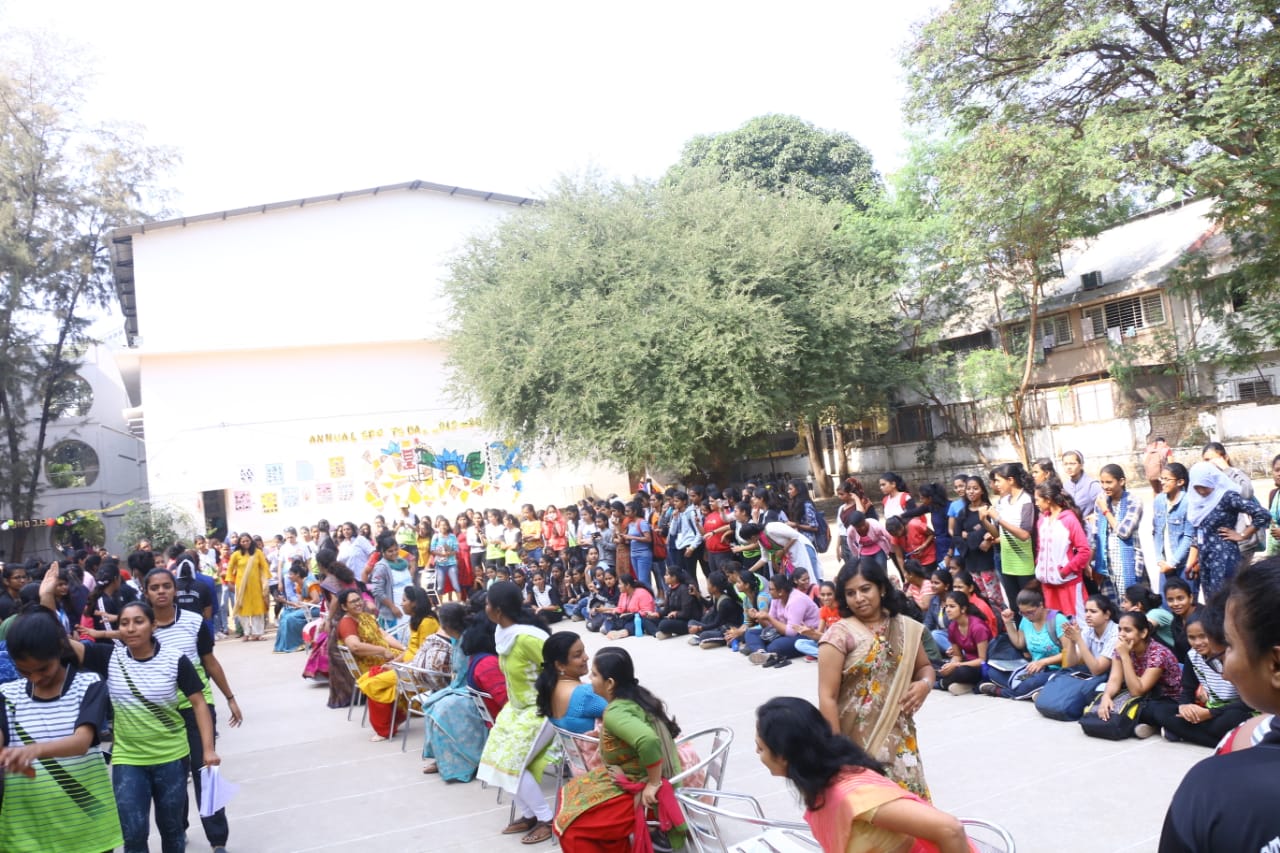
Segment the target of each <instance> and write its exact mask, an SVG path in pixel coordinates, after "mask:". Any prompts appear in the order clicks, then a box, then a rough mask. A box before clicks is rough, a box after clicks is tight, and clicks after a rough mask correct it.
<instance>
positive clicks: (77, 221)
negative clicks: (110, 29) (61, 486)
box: [0, 38, 167, 557]
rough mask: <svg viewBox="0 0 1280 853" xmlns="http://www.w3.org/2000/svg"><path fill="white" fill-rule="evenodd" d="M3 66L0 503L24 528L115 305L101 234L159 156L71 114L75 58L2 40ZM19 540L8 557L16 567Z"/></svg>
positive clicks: (60, 50) (142, 188) (75, 111)
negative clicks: (97, 315)
mask: <svg viewBox="0 0 1280 853" xmlns="http://www.w3.org/2000/svg"><path fill="white" fill-rule="evenodd" d="M4 47H5V48H6V50H5V56H6V59H5V61H4V62H3V63H2V64H0V448H2V449H0V483H2V484H3V486H2V487H0V499H2V500H3V501H4V503H5V504H7V508H8V515H9V516H10V517H14V518H28V517H30V516H31V515H32V514H33V512H34V510H35V507H36V502H37V499H38V498H39V495H40V493H41V491H42V489H43V484H42V483H41V468H42V467H43V466H42V463H43V462H44V461H45V442H46V437H47V431H48V425H49V423H50V422H51V421H53V420H55V419H56V418H57V417H58V416H59V415H60V414H61V413H62V412H61V410H62V408H63V407H64V406H65V404H66V400H67V395H66V393H65V391H66V385H67V383H68V382H71V381H72V380H73V377H74V373H75V369H76V365H77V362H78V360H79V358H80V357H81V354H82V353H83V347H84V345H85V344H86V343H88V342H89V339H88V335H87V328H88V325H89V323H90V321H91V318H92V316H93V312H94V310H95V309H99V308H102V307H104V306H106V305H108V304H109V303H110V301H111V300H112V299H113V298H114V292H113V290H112V288H111V278H110V275H109V269H108V257H107V251H106V247H105V246H104V245H103V240H102V238H103V235H104V233H105V231H106V230H107V229H108V228H111V227H115V226H118V225H127V224H130V223H132V222H137V221H140V220H141V218H142V214H141V213H140V212H139V210H138V208H139V206H140V205H141V204H142V198H143V196H144V194H146V193H147V192H149V191H150V190H152V188H153V182H154V179H155V176H156V174H157V172H158V170H159V169H161V168H162V167H163V166H164V165H165V163H166V157H167V155H166V154H165V153H164V152H162V151H160V150H158V149H154V148H148V147H145V146H141V145H138V144H137V143H136V142H134V141H132V140H133V139H136V138H138V135H139V134H138V132H137V130H136V128H123V127H111V126H93V125H89V124H87V123H85V122H84V121H83V120H82V118H81V116H80V114H79V108H80V94H81V91H82V89H83V81H82V79H81V77H80V76H79V74H80V72H79V68H80V65H79V61H78V59H77V58H76V56H75V55H74V51H72V50H70V49H69V48H66V47H65V46H62V45H57V44H53V43H51V42H48V41H40V40H37V39H33V38H29V39H26V40H25V41H24V40H20V39H15V38H9V39H6V40H5V44H4ZM25 536H26V529H25V528H18V529H17V530H16V531H15V535H14V538H13V541H12V543H11V547H10V553H11V554H12V555H13V556H15V557H19V556H21V554H22V551H23V549H24V547H25Z"/></svg>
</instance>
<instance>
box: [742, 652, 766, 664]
mask: <svg viewBox="0 0 1280 853" xmlns="http://www.w3.org/2000/svg"><path fill="white" fill-rule="evenodd" d="M768 659H769V653H768V652H766V651H765V650H764V649H761V650H760V651H758V652H752V653H751V656H750V657H749V658H747V660H749V661H751V663H752V664H753V665H755V666H759V665H760V664H762V663H764V662H765V661H767V660H768Z"/></svg>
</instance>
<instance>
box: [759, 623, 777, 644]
mask: <svg viewBox="0 0 1280 853" xmlns="http://www.w3.org/2000/svg"><path fill="white" fill-rule="evenodd" d="M779 636H781V635H780V634H779V633H778V629H777V628H775V627H773V626H772V625H770V626H769V627H768V628H762V629H761V630H760V639H761V640H763V641H764V642H765V643H766V644H768V643H772V642H773V641H774V640H776V639H778V637H779Z"/></svg>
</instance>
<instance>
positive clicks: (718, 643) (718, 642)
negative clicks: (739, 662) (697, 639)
mask: <svg viewBox="0 0 1280 853" xmlns="http://www.w3.org/2000/svg"><path fill="white" fill-rule="evenodd" d="M698 645H699V646H701V647H702V648H704V649H719V648H722V647H723V646H724V645H725V642H724V640H722V639H720V638H719V637H708V638H707V639H705V640H703V641H702V642H701V643H699V644H698Z"/></svg>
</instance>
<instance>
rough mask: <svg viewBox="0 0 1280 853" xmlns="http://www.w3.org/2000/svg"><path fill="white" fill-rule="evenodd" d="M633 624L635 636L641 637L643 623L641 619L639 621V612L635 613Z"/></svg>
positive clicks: (642, 634)
mask: <svg viewBox="0 0 1280 853" xmlns="http://www.w3.org/2000/svg"><path fill="white" fill-rule="evenodd" d="M635 626H636V636H637V637H643V636H644V624H643V623H641V621H640V614H639V613H637V614H636V618H635Z"/></svg>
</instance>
